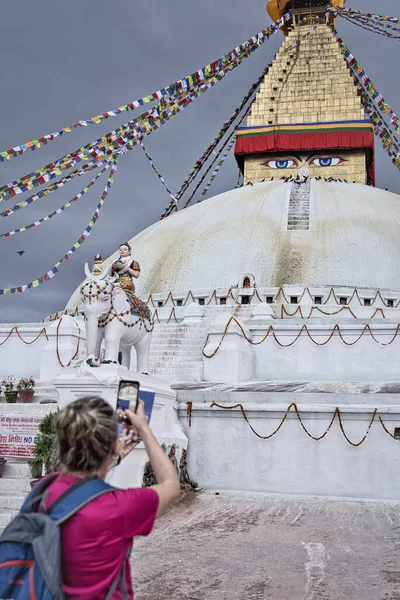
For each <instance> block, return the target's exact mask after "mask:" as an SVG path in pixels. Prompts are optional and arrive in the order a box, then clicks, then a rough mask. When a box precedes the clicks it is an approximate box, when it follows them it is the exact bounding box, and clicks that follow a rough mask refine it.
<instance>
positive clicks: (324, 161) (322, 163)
mask: <svg viewBox="0 0 400 600" xmlns="http://www.w3.org/2000/svg"><path fill="white" fill-rule="evenodd" d="M343 162H345V160H344V159H343V158H340V156H333V157H332V158H328V157H326V158H325V157H320V158H311V159H309V160H308V161H307V164H308V166H310V167H335V166H336V165H340V164H341V163H343ZM262 166H263V167H267V168H268V169H290V168H292V167H298V166H299V161H297V160H295V159H294V158H293V159H292V158H286V159H282V160H276V159H275V160H267V161H266V162H265V163H262Z"/></svg>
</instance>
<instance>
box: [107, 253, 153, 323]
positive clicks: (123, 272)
mask: <svg viewBox="0 0 400 600" xmlns="http://www.w3.org/2000/svg"><path fill="white" fill-rule="evenodd" d="M131 252H132V249H131V247H130V245H129V244H128V242H122V244H120V246H119V258H118V259H117V260H115V261H114V262H113V263H112V265H111V273H110V274H111V276H112V277H115V278H116V279H117V280H118V283H119V285H120V286H121V287H122V289H123V290H124V292H125V294H126V296H127V298H128V300H129V302H130V304H131V307H132V310H133V311H136V312H139V313H140V315H141V316H142V318H145V319H147V320H149V321H151V313H150V310H149V308H148V307H147V306H146V304H145V303H144V302H142V301H141V300H139V298H138V297H137V296H136V295H135V292H136V288H135V284H134V279H137V278H138V277H139V275H140V265H139V263H138V262H136V260H133V258H132V255H131Z"/></svg>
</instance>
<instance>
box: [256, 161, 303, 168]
mask: <svg viewBox="0 0 400 600" xmlns="http://www.w3.org/2000/svg"><path fill="white" fill-rule="evenodd" d="M298 165H299V163H298V162H297V160H292V159H289V158H288V159H287V160H267V162H265V163H263V165H262V166H263V167H268V168H269V169H290V167H297V166H298Z"/></svg>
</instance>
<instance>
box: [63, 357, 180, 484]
mask: <svg viewBox="0 0 400 600" xmlns="http://www.w3.org/2000/svg"><path fill="white" fill-rule="evenodd" d="M120 379H130V380H133V381H139V382H140V387H141V388H147V389H150V390H153V391H154V392H155V401H154V408H153V413H152V417H151V422H150V425H151V428H152V430H153V432H154V434H155V436H156V437H157V440H158V442H159V443H160V444H164V446H165V448H166V450H167V451H169V449H170V447H171V446H172V445H173V444H175V445H176V455H177V459H178V464H179V459H180V455H181V451H182V449H185V450H186V448H187V438H186V436H185V434H184V433H183V431H182V429H181V426H180V424H179V421H178V416H177V409H176V393H175V392H174V391H173V390H172V389H171V387H170V385H169V384H168V383H167V382H166V381H163V380H161V379H157V378H155V377H151V376H149V375H142V374H141V373H136V372H135V371H128V370H127V369H126V368H123V367H121V366H120V365H114V364H110V365H102V366H101V367H99V368H97V369H96V368H93V369H91V368H90V367H87V366H86V367H85V370H84V371H83V370H82V369H80V370H79V369H78V368H71V369H64V371H63V372H62V373H61V375H59V376H58V377H57V378H56V379H55V380H54V382H53V383H54V385H55V387H56V389H57V391H58V394H59V407H60V409H62V408H64V407H65V406H66V405H67V404H69V403H71V402H73V401H74V400H77V399H78V398H82V397H83V396H101V397H102V398H104V400H106V401H107V402H108V403H109V404H111V406H113V407H114V408H116V405H117V390H118V383H119V380H120ZM147 461H148V456H147V453H146V450H145V448H144V445H143V444H139V445H138V446H137V447H136V448H135V450H133V452H131V454H130V455H129V456H127V457H126V458H125V459H124V460H123V461H122V462H121V464H120V465H119V466H118V467H115V468H114V469H113V470H112V471H110V474H109V477H108V478H107V480H108V481H109V482H110V483H111V484H112V485H115V486H116V487H120V488H128V487H140V486H141V485H142V478H143V471H144V467H145V464H146V462H147Z"/></svg>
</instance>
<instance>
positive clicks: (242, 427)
mask: <svg viewBox="0 0 400 600" xmlns="http://www.w3.org/2000/svg"><path fill="white" fill-rule="evenodd" d="M398 393H399V385H398V384H387V383H381V384H375V383H373V382H371V383H366V382H365V383H362V384H355V383H353V384H350V383H345V382H325V383H319V382H286V383H285V382H278V381H275V382H248V383H240V384H239V385H236V386H235V385H234V384H219V385H210V384H203V386H202V385H201V384H199V385H198V386H197V387H196V388H195V386H193V385H192V386H190V387H189V386H188V387H187V388H186V389H185V388H184V387H183V386H182V387H181V388H180V389H178V399H179V401H180V404H179V415H180V420H181V423H182V424H183V426H184V431H185V433H186V435H187V436H188V438H189V446H190V453H189V472H190V474H191V477H192V478H193V479H195V480H196V481H197V482H198V484H199V485H200V486H201V487H204V488H209V489H215V490H226V489H228V490H243V491H261V492H270V493H282V494H300V495H321V496H341V497H349V498H366V499H384V500H396V501H398V500H399V498H400V480H399V478H398V477H396V476H395V475H394V474H396V473H398V472H399V469H400V452H399V441H398V439H394V437H396V436H399V433H400V402H399V400H398ZM214 402H215V403H217V404H218V405H220V407H219V406H215V405H214V406H213V403H214ZM294 402H295V403H296V406H297V407H298V411H299V415H300V418H301V422H300V420H299V417H298V415H297V414H296V410H295V407H294V406H292V407H291V410H290V412H289V413H287V411H288V407H289V406H290V405H291V404H292V403H294ZM188 403H189V404H188ZM238 404H241V405H242V407H243V411H244V412H242V411H241V409H240V406H238ZM336 408H339V410H340V419H339V415H338V414H337V413H336V417H335V420H334V422H333V424H331V423H332V418H333V416H334V415H335V411H336ZM375 409H377V412H376V413H375ZM188 415H189V416H188ZM286 415H287V416H286ZM246 419H247V420H246ZM302 425H303V426H304V428H305V429H306V430H307V431H308V433H309V435H308V434H307V433H306V431H305V429H303V426H302ZM330 425H331V426H330ZM252 428H253V429H252ZM325 432H327V433H326V435H324V434H325ZM258 436H260V437H258ZM310 436H312V437H310ZM322 436H323V437H322ZM262 438H265V439H262ZM318 438H321V439H319V440H318Z"/></svg>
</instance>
